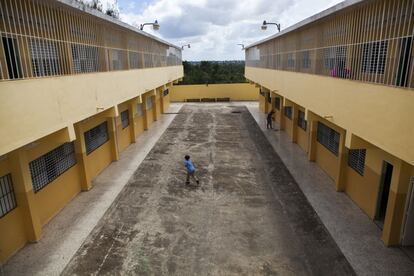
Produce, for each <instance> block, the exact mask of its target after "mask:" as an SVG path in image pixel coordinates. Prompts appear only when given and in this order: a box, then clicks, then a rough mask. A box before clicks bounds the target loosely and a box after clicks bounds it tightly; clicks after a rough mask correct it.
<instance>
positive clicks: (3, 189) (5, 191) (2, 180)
mask: <svg viewBox="0 0 414 276" xmlns="http://www.w3.org/2000/svg"><path fill="white" fill-rule="evenodd" d="M16 207H17V202H16V197H15V195H14V190H13V182H12V178H11V174H6V175H4V176H2V177H0V218H1V217H4V216H5V215H6V214H7V213H9V212H10V211H12V210H13V209H14V208H16Z"/></svg>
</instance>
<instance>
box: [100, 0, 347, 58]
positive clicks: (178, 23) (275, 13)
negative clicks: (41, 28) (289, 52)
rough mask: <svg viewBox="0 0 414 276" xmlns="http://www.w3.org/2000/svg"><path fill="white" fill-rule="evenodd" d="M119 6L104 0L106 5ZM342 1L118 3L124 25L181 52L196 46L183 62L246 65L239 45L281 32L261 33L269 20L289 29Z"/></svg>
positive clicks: (185, 53)
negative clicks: (187, 46)
mask: <svg viewBox="0 0 414 276" xmlns="http://www.w3.org/2000/svg"><path fill="white" fill-rule="evenodd" d="M105 1H109V2H113V1H115V0H103V2H105ZM339 2H342V0H252V1H247V0H118V5H119V10H120V19H121V20H122V21H124V22H126V23H129V24H131V25H134V26H139V24H141V23H143V22H153V21H154V20H155V19H157V20H158V22H159V24H160V25H161V28H160V29H159V30H158V31H153V30H152V29H151V28H150V27H148V26H147V27H146V28H145V29H144V30H145V31H147V32H149V33H152V34H154V35H156V36H159V37H161V38H163V39H165V40H167V41H169V42H171V43H174V44H176V45H178V46H181V45H183V44H187V43H190V44H191V49H185V50H184V51H183V60H235V59H238V60H243V59H244V52H243V51H241V47H240V46H238V45H237V44H238V43H243V44H245V45H248V44H250V43H253V42H255V41H257V40H260V39H262V38H265V37H268V36H270V35H272V34H274V33H276V32H277V30H276V27H275V26H269V27H268V29H267V31H262V30H261V29H260V26H261V23H262V22H263V20H267V21H269V22H278V23H280V24H281V26H282V29H285V28H287V27H289V26H291V25H293V24H295V23H297V22H299V21H301V20H303V19H305V18H307V17H309V16H311V15H313V14H315V13H318V12H320V11H322V10H325V9H327V8H329V7H331V6H333V5H335V4H337V3H339Z"/></svg>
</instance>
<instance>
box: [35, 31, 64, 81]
mask: <svg viewBox="0 0 414 276" xmlns="http://www.w3.org/2000/svg"><path fill="white" fill-rule="evenodd" d="M30 54H31V57H32V67H33V74H34V75H35V76H36V77H41V76H54V75H59V74H60V60H59V52H58V47H57V46H56V43H55V42H53V41H47V40H42V39H31V40H30Z"/></svg>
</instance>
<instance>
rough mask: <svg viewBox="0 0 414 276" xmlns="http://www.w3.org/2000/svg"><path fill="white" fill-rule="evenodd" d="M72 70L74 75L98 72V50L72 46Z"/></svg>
mask: <svg viewBox="0 0 414 276" xmlns="http://www.w3.org/2000/svg"><path fill="white" fill-rule="evenodd" d="M72 58H73V70H74V71H75V72H76V73H88V72H97V71H98V60H99V58H98V48H97V47H93V46H85V45H72Z"/></svg>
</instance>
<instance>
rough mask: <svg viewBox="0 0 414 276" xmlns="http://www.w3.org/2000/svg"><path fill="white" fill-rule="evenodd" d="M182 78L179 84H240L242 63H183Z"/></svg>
mask: <svg viewBox="0 0 414 276" xmlns="http://www.w3.org/2000/svg"><path fill="white" fill-rule="evenodd" d="M183 66H184V78H183V80H182V81H181V82H180V83H179V84H217V83H242V82H246V79H245V78H244V61H199V62H198V61H197V62H196V61H184V62H183Z"/></svg>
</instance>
